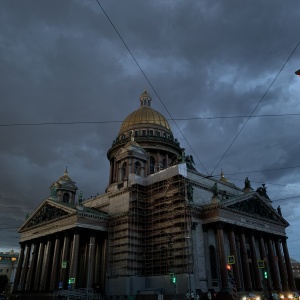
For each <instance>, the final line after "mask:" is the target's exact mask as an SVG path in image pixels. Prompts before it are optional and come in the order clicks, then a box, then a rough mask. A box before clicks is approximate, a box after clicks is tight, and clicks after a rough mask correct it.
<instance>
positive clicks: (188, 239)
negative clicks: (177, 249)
mask: <svg viewBox="0 0 300 300" xmlns="http://www.w3.org/2000/svg"><path fill="white" fill-rule="evenodd" d="M186 240H187V245H188V253H187V254H188V280H189V282H188V284H189V298H190V299H191V295H192V284H191V269H190V256H191V254H190V240H191V238H190V237H189V236H187V237H186Z"/></svg>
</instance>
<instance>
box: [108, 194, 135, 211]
mask: <svg viewBox="0 0 300 300" xmlns="http://www.w3.org/2000/svg"><path fill="white" fill-rule="evenodd" d="M129 200H130V193H129V192H126V193H120V194H118V195H117V196H115V197H111V198H110V199H109V214H110V215H112V216H113V215H117V214H121V213H124V212H128V211H129Z"/></svg>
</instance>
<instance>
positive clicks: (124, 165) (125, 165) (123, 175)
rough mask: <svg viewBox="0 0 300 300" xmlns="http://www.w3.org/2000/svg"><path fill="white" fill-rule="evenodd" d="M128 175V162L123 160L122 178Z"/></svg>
mask: <svg viewBox="0 0 300 300" xmlns="http://www.w3.org/2000/svg"><path fill="white" fill-rule="evenodd" d="M126 175H127V163H126V162H123V164H122V167H121V180H124V179H125V178H126Z"/></svg>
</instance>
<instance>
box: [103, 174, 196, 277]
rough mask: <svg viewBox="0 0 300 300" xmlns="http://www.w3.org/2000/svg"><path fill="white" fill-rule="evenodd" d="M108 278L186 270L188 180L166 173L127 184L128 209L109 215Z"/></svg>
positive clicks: (178, 272)
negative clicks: (128, 194) (156, 177)
mask: <svg viewBox="0 0 300 300" xmlns="http://www.w3.org/2000/svg"><path fill="white" fill-rule="evenodd" d="M109 228H110V229H109V259H108V263H109V267H108V270H109V271H110V273H109V276H110V278H115V277H119V276H155V275H166V274H169V273H174V274H182V273H187V272H188V268H189V266H188V264H189V261H190V258H189V256H190V253H191V252H190V249H188V247H189V243H188V241H187V237H188V236H190V230H191V212H190V206H189V200H188V181H187V179H186V178H184V177H183V176H182V175H179V174H177V175H175V176H171V177H168V176H165V178H162V180H156V181H155V182H152V183H151V182H150V183H149V184H146V185H142V184H139V183H134V184H132V185H131V187H130V197H129V209H128V211H127V212H126V213H123V214H119V215H117V216H114V217H111V218H110V223H109Z"/></svg>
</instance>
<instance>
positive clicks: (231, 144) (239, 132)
mask: <svg viewBox="0 0 300 300" xmlns="http://www.w3.org/2000/svg"><path fill="white" fill-rule="evenodd" d="M299 44H300V41H299V42H298V43H297V45H296V47H295V48H294V49H293V51H292V53H291V54H290V55H289V57H288V58H287V59H286V61H285V63H284V64H283V66H282V67H281V69H280V70H279V71H278V73H277V74H276V76H275V77H274V79H273V80H272V82H271V83H270V85H269V87H268V88H267V90H266V91H265V93H264V94H263V95H262V97H261V98H260V100H259V101H258V103H257V104H256V106H255V107H254V109H253V110H252V113H251V114H250V116H249V117H248V118H247V120H246V122H245V123H244V124H243V126H242V127H241V128H240V130H239V131H238V133H237V134H236V136H235V137H234V139H233V140H232V141H231V143H230V144H229V146H228V148H227V149H226V150H225V152H224V154H223V155H222V156H221V158H220V160H219V161H218V163H217V164H216V166H215V167H214V169H213V170H212V172H211V174H213V172H214V171H215V169H216V168H217V167H218V166H219V164H220V163H221V161H222V160H223V158H224V157H225V155H226V154H227V153H228V151H229V149H230V148H231V147H232V146H233V144H234V142H235V141H236V139H237V138H238V137H239V135H240V134H241V132H242V131H243V129H244V128H245V126H246V125H247V124H248V122H249V120H250V118H251V116H252V115H253V114H254V112H255V111H256V109H257V108H258V106H259V105H260V103H261V102H262V101H263V99H264V98H265V96H266V95H267V93H268V92H269V90H270V89H271V87H272V86H273V84H274V82H275V81H276V79H277V78H278V76H279V74H280V73H281V71H282V70H283V69H284V67H285V65H286V64H287V63H288V61H289V60H290V58H291V57H292V55H293V54H294V52H295V51H296V49H297V48H298V46H299Z"/></svg>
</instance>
